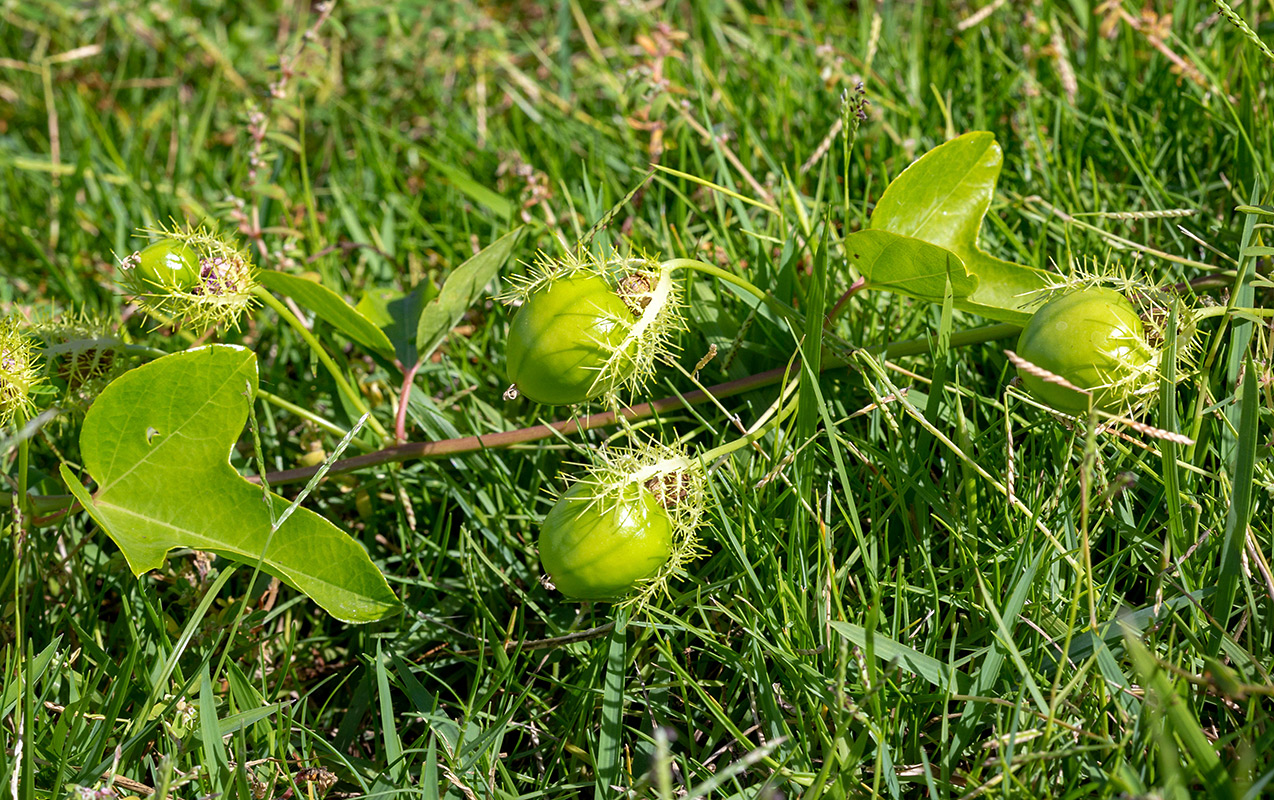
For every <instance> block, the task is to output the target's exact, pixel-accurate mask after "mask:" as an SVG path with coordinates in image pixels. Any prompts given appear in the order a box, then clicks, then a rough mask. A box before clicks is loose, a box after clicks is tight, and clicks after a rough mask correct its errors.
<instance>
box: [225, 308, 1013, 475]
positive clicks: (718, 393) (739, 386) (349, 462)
mask: <svg viewBox="0 0 1274 800" xmlns="http://www.w3.org/2000/svg"><path fill="white" fill-rule="evenodd" d="M1021 330H1022V329H1021V328H1020V327H1018V326H1017V325H1010V324H1007V323H1004V324H999V325H989V326H987V327H984V328H975V329H974V330H970V331H961V332H959V333H956V334H953V335H952V337H951V345H952V346H953V347H958V346H961V345H967V344H977V343H980V342H989V341H994V340H996V339H1005V338H1008V337H1011V336H1016V335H1017V334H1018V333H1020V332H1021ZM876 349H877V351H878V352H880V353H882V354H883V355H884V357H885V358H900V357H902V356H910V355H918V354H920V353H923V352H926V351H927V350H928V349H929V340H928V339H910V340H908V341H905V342H894V343H893V344H889V345H886V346H884V347H881V348H876ZM846 363H847V362H846V361H845V360H844V359H843V358H828V359H826V360H825V361H824V363H823V369H824V370H829V369H835V368H837V367H843V366H845V365H846ZM794 370H795V367H794V366H793V367H787V366H784V367H778V368H776V369H771V370H766V371H765V372H758V373H756V374H755V375H749V376H747V377H746V378H739V379H737V380H733V381H727V382H725V383H719V384H717V385H716V386H710V387H708V389H707V390H706V391H704V390H697V391H693V392H687V393H686V394H683V395H676V396H673V397H665V398H663V399H662V400H655V401H652V402H649V403H640V404H638V405H635V406H629V407H628V408H623V409H620V410H619V412H614V411H603V412H602V413H600V414H588V415H586V416H583V417H573V418H571V419H565V420H558V421H557V422H550V423H548V424H545V425H532V426H531V427H529V428H519V429H517V430H512V431H502V432H500V433H488V434H483V435H481V436H462V437H460V438H457V439H443V440H440V441H434V442H410V443H408V444H402V445H398V446H396V447H389V448H386V449H384V450H378V451H376V452H374V453H367V454H365V455H361V456H354V457H353V458H346V459H342V460H340V461H337V462H336V463H334V464H332V466H331V467H330V468H329V469H328V470H327V474H328V475H340V474H343V473H346V472H354V471H356V470H360V469H364V468H366V467H374V466H378V465H380V464H391V463H396V462H402V461H411V460H414V459H418V458H439V457H442V456H451V455H459V454H462V453H473V452H477V451H479V450H490V449H494V448H501V447H510V446H512V445H516V444H526V443H527V442H536V441H540V440H542V439H548V438H550V437H552V436H554V435H558V434H560V435H567V436H569V435H573V434H578V433H583V432H585V431H589V430H592V429H594V428H604V427H607V426H609V425H614V424H615V423H616V422H617V421H618V419H619V415H621V414H622V415H623V417H624V418H625V419H627V420H628V421H630V422H632V421H634V420H639V419H645V418H647V417H650V416H653V415H655V414H659V413H663V412H666V411H673V410H676V409H680V408H688V407H690V406H694V405H698V404H700V403H706V402H708V400H709V399H711V398H712V397H716V398H718V399H721V398H726V397H732V396H734V395H737V394H742V393H744V392H749V391H752V390H753V389H761V388H764V387H766V386H772V385H774V384H776V383H778V382H780V381H782V380H783V378H784V376H786V375H791V374H793V371H794ZM318 471H319V467H300V468H297V469H285V470H281V471H279V472H271V473H268V474H267V475H266V478H267V479H268V480H269V482H270V485H271V486H277V485H281V484H285V483H296V482H298V481H304V480H309V479H310V478H311V477H313V476H314V475H315V474H316V473H317V472H318ZM248 480H250V481H253V482H254V483H260V478H259V477H257V476H251V477H249V478H248Z"/></svg>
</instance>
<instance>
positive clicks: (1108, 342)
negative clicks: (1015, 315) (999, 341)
mask: <svg viewBox="0 0 1274 800" xmlns="http://www.w3.org/2000/svg"><path fill="white" fill-rule="evenodd" d="M1017 354H1018V355H1019V356H1021V357H1022V358H1024V359H1026V360H1027V361H1029V362H1031V363H1032V364H1034V365H1035V366H1037V367H1040V368H1042V369H1045V370H1048V371H1049V372H1051V373H1053V374H1054V375H1060V376H1061V377H1063V378H1065V379H1066V380H1067V381H1069V382H1070V383H1072V384H1074V385H1075V386H1078V387H1079V388H1081V389H1086V390H1089V391H1091V392H1092V393H1093V405H1094V406H1095V407H1096V408H1098V409H1101V410H1104V411H1108V410H1110V409H1113V408H1117V407H1119V406H1122V405H1124V404H1126V403H1127V402H1128V400H1129V399H1130V398H1131V397H1132V394H1133V392H1134V391H1135V390H1136V384H1137V380H1136V378H1137V376H1138V374H1140V373H1142V372H1143V371H1144V370H1143V368H1144V367H1145V365H1146V364H1147V363H1149V361H1150V359H1151V356H1152V353H1151V350H1150V347H1149V345H1148V344H1147V343H1146V338H1145V327H1144V326H1143V325H1142V322H1141V318H1140V317H1139V316H1137V311H1136V309H1134V308H1133V306H1132V303H1130V302H1128V298H1126V297H1124V296H1123V295H1122V294H1120V293H1119V292H1116V291H1114V290H1113V289H1105V288H1100V287H1098V288H1091V289H1080V290H1078V291H1074V292H1070V293H1068V294H1065V295H1062V296H1061V297H1058V298H1057V299H1055V300H1051V301H1049V302H1048V303H1046V304H1045V305H1044V306H1043V307H1041V308H1040V310H1039V311H1036V312H1035V314H1034V315H1033V316H1032V317H1031V320H1030V322H1028V323H1027V325H1026V328H1024V329H1023V330H1022V335H1021V337H1020V338H1019V339H1018V342H1017ZM1018 374H1019V375H1020V376H1021V378H1022V384H1023V385H1024V386H1025V387H1026V389H1027V391H1029V392H1030V393H1031V394H1032V395H1034V396H1035V397H1036V398H1037V399H1039V400H1042V401H1043V402H1045V403H1048V404H1049V405H1050V406H1052V407H1053V408H1055V409H1057V410H1058V411H1062V412H1065V413H1067V414H1084V413H1086V412H1087V411H1088V397H1087V396H1086V395H1085V394H1084V393H1082V392H1077V391H1075V390H1074V389H1069V388H1067V387H1065V386H1061V385H1058V384H1056V383H1051V382H1049V381H1046V380H1045V379H1044V378H1042V377H1040V376H1037V375H1032V374H1031V373H1030V372H1028V371H1026V370H1021V369H1019V370H1018Z"/></svg>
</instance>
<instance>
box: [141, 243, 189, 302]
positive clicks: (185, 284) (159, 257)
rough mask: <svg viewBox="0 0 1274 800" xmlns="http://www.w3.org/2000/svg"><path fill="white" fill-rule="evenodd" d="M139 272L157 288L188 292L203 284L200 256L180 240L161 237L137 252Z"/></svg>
mask: <svg viewBox="0 0 1274 800" xmlns="http://www.w3.org/2000/svg"><path fill="white" fill-rule="evenodd" d="M135 269H136V270H137V275H138V277H140V278H141V279H142V280H143V281H145V282H146V283H148V284H150V285H151V286H154V287H155V288H156V289H177V290H179V291H183V292H184V291H188V290H190V289H192V288H194V286H195V285H196V284H197V283H199V256H198V254H196V253H195V251H194V248H192V247H191V246H190V245H188V244H186V243H185V242H182V241H180V240H178V239H160V240H159V241H158V242H155V243H154V244H152V245H149V246H147V247H146V248H144V249H143V250H142V251H141V252H140V253H138V254H137V265H136V267H135Z"/></svg>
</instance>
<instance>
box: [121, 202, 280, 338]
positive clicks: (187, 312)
mask: <svg viewBox="0 0 1274 800" xmlns="http://www.w3.org/2000/svg"><path fill="white" fill-rule="evenodd" d="M141 233H143V234H145V235H147V236H150V237H152V238H154V239H176V240H177V241H179V242H182V243H183V244H185V245H187V246H188V247H190V248H191V249H192V250H194V252H195V254H196V255H197V256H198V258H199V275H198V278H197V280H196V282H195V284H194V285H193V286H191V287H189V288H181V287H177V286H164V287H156V286H155V285H154V284H153V283H147V282H146V281H144V280H143V279H142V278H141V276H139V275H138V274H137V269H136V267H137V264H138V263H139V258H140V251H138V252H134V253H131V254H129V255H127V256H124V257H123V258H120V259H119V268H120V275H121V279H120V281H121V283H122V284H123V287H124V289H125V290H126V291H127V292H128V293H129V294H131V295H133V296H134V297H135V298H136V299H137V301H138V303H139V304H140V305H141V306H142V308H144V309H145V310H146V311H147V313H149V314H151V315H152V316H155V317H159V318H161V319H163V320H165V321H168V320H171V321H172V322H173V323H174V324H177V325H188V326H190V327H193V328H195V329H197V330H200V331H205V330H208V329H209V328H215V327H219V326H222V325H226V326H229V327H233V328H236V329H237V328H238V325H239V317H240V316H241V315H242V314H243V313H244V312H245V311H246V310H248V309H249V308H250V307H251V306H252V305H253V304H254V302H255V299H254V297H253V294H252V292H253V289H255V288H256V286H257V282H256V267H255V266H254V265H253V263H252V258H251V256H250V255H249V254H248V252H247V251H246V250H244V249H243V248H242V247H239V246H238V245H236V244H235V243H234V242H233V241H231V240H230V239H228V238H226V237H224V236H221V235H218V234H216V233H214V232H212V231H210V230H209V229H207V228H205V227H202V226H201V227H197V228H193V227H186V228H183V227H180V226H177V225H174V226H172V227H171V228H169V227H163V226H160V227H157V228H145V229H142V230H141Z"/></svg>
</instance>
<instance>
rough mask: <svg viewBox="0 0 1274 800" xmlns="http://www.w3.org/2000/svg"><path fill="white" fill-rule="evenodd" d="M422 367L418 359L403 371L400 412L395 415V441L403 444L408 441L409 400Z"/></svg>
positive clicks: (399, 402) (399, 400)
mask: <svg viewBox="0 0 1274 800" xmlns="http://www.w3.org/2000/svg"><path fill="white" fill-rule="evenodd" d="M418 369H420V362H419V361H417V362H416V363H415V364H414V365H413V366H412V367H411V368H410V369H406V370H404V371H403V389H402V393H401V395H400V397H399V398H398V413H397V414H395V415H394V442H395V443H396V444H403V443H404V442H406V441H407V401H408V400H409V399H410V398H411V389H412V385H413V384H415V382H416V370H418Z"/></svg>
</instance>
